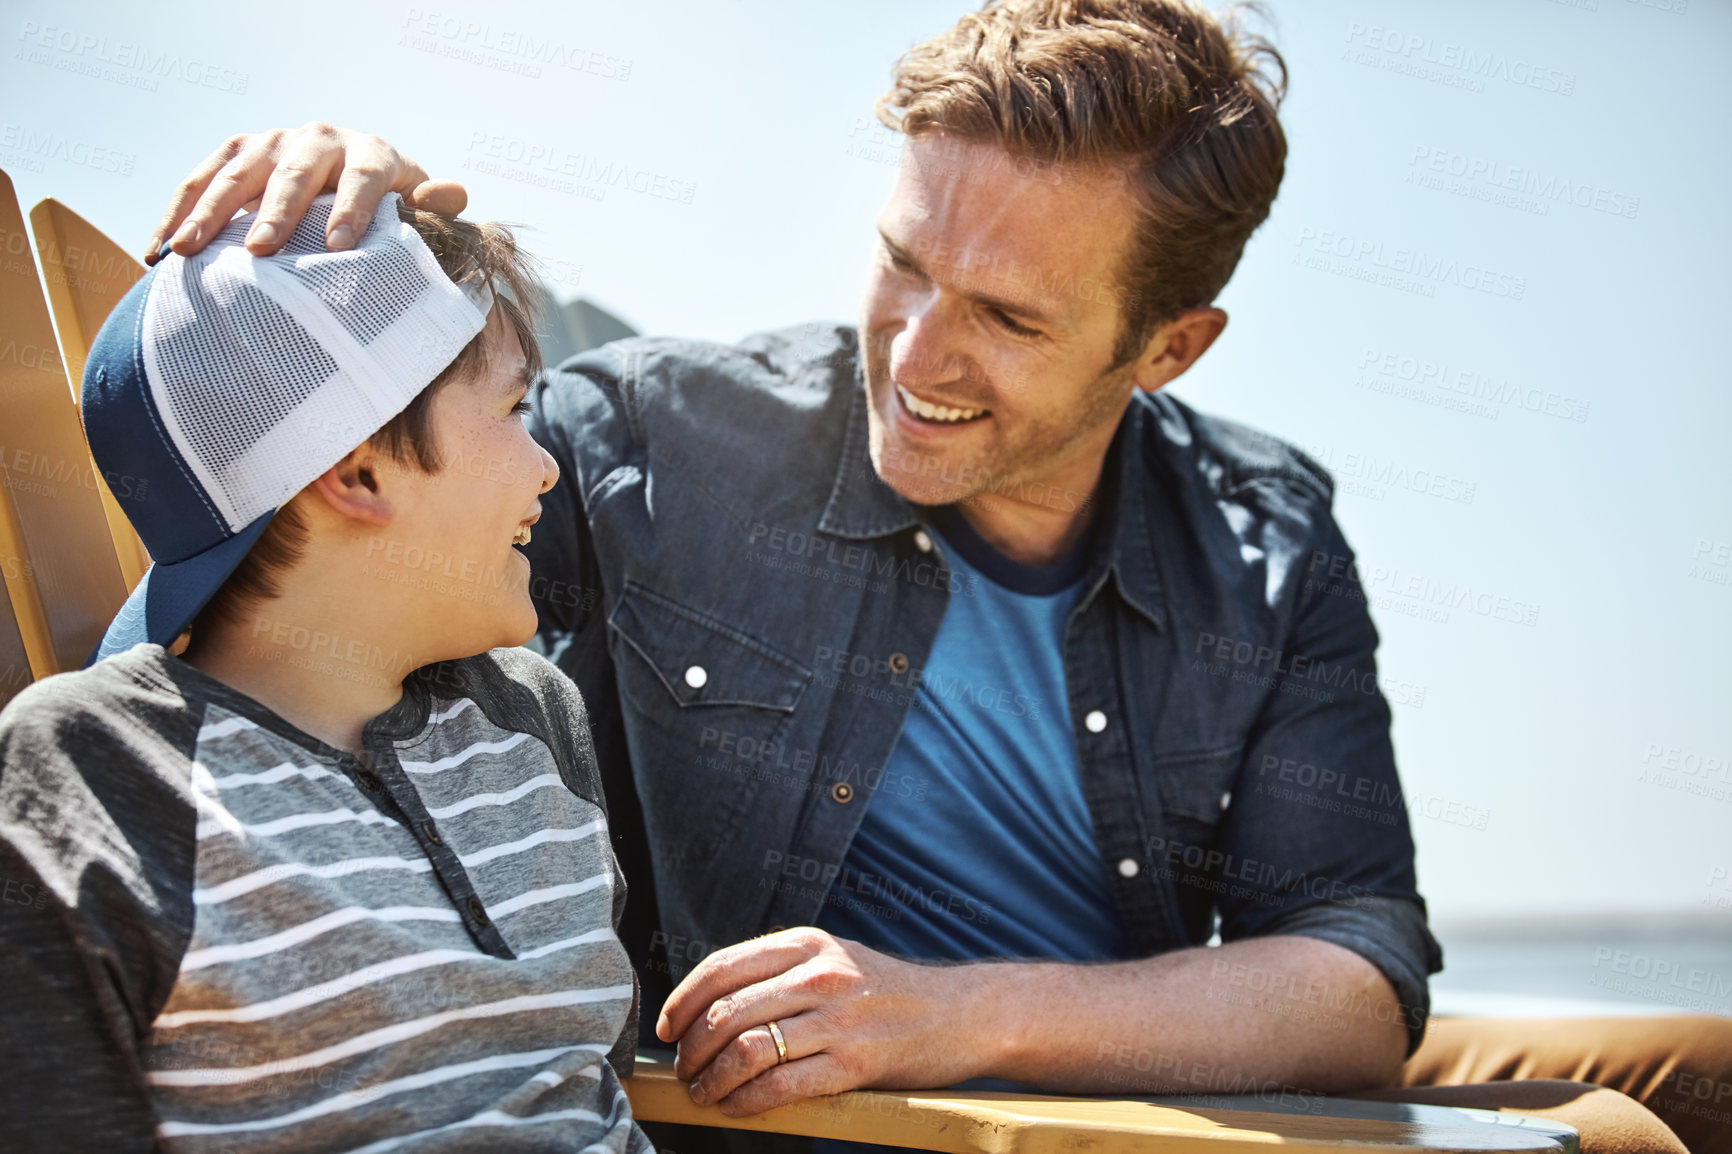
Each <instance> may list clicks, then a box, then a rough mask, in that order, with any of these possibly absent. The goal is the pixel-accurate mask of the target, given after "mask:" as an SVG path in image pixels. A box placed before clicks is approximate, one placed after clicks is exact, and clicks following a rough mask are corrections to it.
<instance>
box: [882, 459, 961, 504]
mask: <svg viewBox="0 0 1732 1154" xmlns="http://www.w3.org/2000/svg"><path fill="white" fill-rule="evenodd" d="M874 467H875V468H876V469H877V472H878V479H879V480H880V481H883V482H884V483H885V484H886V485H888V486H890V488H891V489H892V490H893V491H894V492H895V493H896V495H897V496H899V497H901V498H902V499H903V500H905V501H909V502H912V503H913V504H916V505H953V504H955V503H956V502H958V501H961V500H963V499H964V498H967V497H971V496H973V495H974V492H975V490H976V489H978V488H979V486H978V485H968V484H962V483H960V482H957V481H954V480H946V479H944V478H942V477H930V476H926V477H923V476H921V475H920V474H919V473H918V472H914V471H912V470H905V469H898V468H895V467H894V466H891V467H890V468H888V469H887V468H885V466H884V464H883V463H882V462H874Z"/></svg>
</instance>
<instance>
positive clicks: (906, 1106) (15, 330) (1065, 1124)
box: [0, 173, 1577, 1154]
mask: <svg viewBox="0 0 1732 1154" xmlns="http://www.w3.org/2000/svg"><path fill="white" fill-rule="evenodd" d="M30 220H31V223H32V224H33V225H34V226H35V230H36V238H35V251H36V253H37V255H38V256H39V257H40V258H41V261H42V267H43V271H44V274H45V278H46V286H47V297H46V303H45V301H44V290H43V282H41V281H39V280H38V279H37V275H36V270H35V268H34V266H33V265H32V264H31V263H30V261H29V260H28V257H27V255H26V256H20V255H19V254H21V253H24V254H27V253H28V251H29V250H28V249H27V248H25V247H23V246H22V244H21V243H20V241H21V238H22V236H23V232H24V220H23V217H22V215H21V214H20V212H19V210H18V202H17V199H16V196H15V194H14V192H13V189H12V183H11V181H10V179H8V178H7V177H6V176H5V174H4V173H0V230H4V232H3V234H0V240H4V241H6V242H7V243H6V244H5V245H4V251H5V254H6V265H5V268H4V270H3V275H0V325H3V326H4V327H3V329H0V350H6V349H14V350H19V351H17V352H14V353H12V354H11V355H7V354H5V353H4V352H3V351H0V428H3V429H5V430H6V433H5V434H4V436H3V437H0V441H3V442H4V445H3V451H4V454H5V455H4V460H0V471H3V472H4V477H5V480H6V485H5V488H4V490H0V568H3V569H4V572H5V577H6V580H5V589H4V591H5V592H6V593H7V594H9V595H10V596H9V599H8V606H7V608H8V612H7V613H6V614H5V615H4V616H0V663H4V665H3V666H0V668H3V669H4V671H5V674H4V675H5V676H7V677H8V678H11V679H15V680H16V681H17V683H18V684H17V686H16V687H15V688H13V689H12V690H11V692H12V693H16V691H17V688H21V687H22V683H23V681H24V679H25V662H26V661H27V662H28V671H29V672H30V673H33V674H34V676H36V677H45V676H47V675H48V674H50V673H54V672H58V671H61V670H66V669H76V668H78V667H80V666H81V665H82V664H83V661H84V658H85V657H86V655H87V654H88V653H89V652H90V650H91V649H92V648H93V647H94V646H95V644H96V642H97V641H98V639H99V638H100V637H101V635H102V632H103V630H104V629H105V628H106V626H107V624H108V622H109V620H110V619H111V618H112V617H113V615H114V613H115V611H116V610H118V608H119V606H120V603H121V601H122V600H123V599H124V598H125V596H126V593H127V591H128V590H130V589H131V588H132V587H133V585H134V584H136V583H137V580H138V576H139V574H141V573H142V572H143V570H144V567H145V566H146V565H148V564H149V559H148V557H147V556H146V555H145V553H144V549H143V546H142V545H141V544H140V543H139V541H138V538H137V535H136V534H134V533H133V532H132V527H131V525H130V524H128V523H127V522H126V520H125V517H124V514H123V513H122V512H121V508H120V505H119V503H118V502H117V501H116V499H115V493H114V492H112V491H110V486H105V485H104V484H103V482H102V479H101V478H99V477H97V476H96V474H95V469H94V466H93V464H92V462H91V459H90V455H89V450H88V448H87V447H86V446H85V443H84V440H83V432H82V428H81V426H80V425H79V422H78V412H77V407H76V402H75V399H74V398H75V397H76V394H77V391H78V390H77V382H78V381H79V380H80V379H81V377H82V375H83V369H84V362H85V359H86V357H87V356H88V354H89V351H90V342H91V340H92V339H93V338H94V337H95V335H96V331H97V329H98V328H99V327H101V324H102V321H103V319H104V318H105V317H106V316H107V315H108V312H109V310H110V309H112V308H113V307H114V305H115V303H116V302H117V301H118V300H119V299H120V297H121V295H122V294H124V293H125V291H126V289H127V288H128V287H130V286H131V284H132V283H133V281H135V280H137V279H138V277H139V276H141V275H143V272H144V269H143V267H142V266H141V265H139V264H138V263H137V262H136V261H134V260H133V259H132V258H131V257H130V256H127V255H126V254H125V253H124V251H123V250H122V249H121V248H120V247H119V246H118V245H116V244H115V243H114V242H113V241H111V240H109V239H108V238H107V237H105V236H104V235H103V234H102V233H101V232H100V231H98V230H97V229H96V228H95V227H94V226H93V225H91V224H90V223H89V222H87V221H85V220H84V219H83V218H82V217H80V216H78V215H77V214H76V213H74V212H72V211H71V210H70V209H68V208H66V207H65V206H64V205H62V204H60V203H58V202H56V201H53V200H44V201H42V202H41V203H39V204H38V205H36V207H35V208H33V209H32V210H31V213H30ZM14 238H18V239H14ZM50 304H51V305H52V306H53V327H52V328H51V327H50V323H49V312H48V305H50ZM56 329H57V330H58V334H59V338H58V345H57V344H56V341H55V335H54V331H55V330H56ZM56 348H58V354H56V352H55V350H56ZM63 366H64V367H63ZM19 454H22V455H19ZM15 460H16V461H18V462H21V463H20V464H17V465H15V464H14V461H15ZM36 462H51V463H52V464H53V470H52V475H53V485H52V486H49V485H48V484H47V483H38V481H37V479H36V478H38V477H39V476H40V475H41V474H42V473H43V472H44V470H46V469H47V468H48V466H46V465H37V464H36ZM111 480H121V479H111ZM113 487H114V488H120V489H121V490H122V492H124V491H125V489H124V486H121V485H116V486H113ZM50 488H51V489H52V491H47V490H49V489H50ZM116 518H118V522H117V521H116ZM9 627H10V628H9ZM10 684H12V682H10V681H9V682H7V683H6V684H5V685H0V694H6V685H10ZM8 696H9V695H8ZM4 700H6V696H0V702H3V701H4ZM626 1092H627V1094H628V1095H629V1097H630V1099H631V1103H632V1110H633V1112H634V1114H635V1115H636V1116H637V1117H638V1118H639V1119H642V1120H644V1121H648V1122H668V1123H684V1124H692V1125H700V1126H715V1127H722V1128H726V1129H732V1130H744V1131H752V1132H757V1133H770V1134H794V1135H807V1136H811V1137H818V1138H842V1139H850V1140H853V1141H859V1142H875V1143H882V1144H884V1145H890V1146H904V1147H911V1148H914V1149H920V1150H940V1151H949V1152H951V1154H975V1152H979V1154H1012V1152H1017V1154H1023V1152H1026V1154H1049V1152H1051V1154H1057V1152H1060V1151H1070V1152H1080V1151H1098V1152H1102V1154H1107V1152H1124V1154H1140V1152H1143V1151H1159V1152H1162V1154H1177V1152H1198V1151H1202V1152H1208V1154H1251V1152H1253V1151H1264V1150H1266V1149H1267V1148H1268V1147H1271V1146H1275V1145H1280V1146H1282V1147H1283V1148H1284V1149H1285V1150H1290V1151H1296V1152H1308V1151H1335V1152H1340V1151H1343V1150H1346V1149H1349V1148H1351V1149H1353V1150H1356V1151H1366V1152H1375V1151H1420V1150H1431V1151H1478V1150H1511V1151H1517V1150H1520V1151H1527V1150H1532V1151H1561V1152H1563V1154H1576V1151H1577V1142H1576V1134H1575V1131H1574V1130H1571V1129H1570V1128H1569V1127H1567V1126H1561V1125H1558V1124H1556V1123H1551V1122H1546V1121H1542V1120H1539V1119H1534V1118H1525V1117H1522V1116H1519V1115H1513V1114H1499V1113H1495V1112H1491V1111H1485V1110H1459V1109H1453V1108H1446V1107H1440V1106H1402V1105H1394V1104H1389V1103H1380V1102H1357V1101H1353V1100H1351V1099H1339V1098H1328V1099H1326V1098H1318V1097H1315V1096H1310V1097H1307V1098H1305V1099H1304V1100H1303V1103H1302V1104H1293V1103H1286V1102H1285V1099H1284V1098H1283V1099H1282V1100H1280V1101H1276V1102H1269V1101H1266V1100H1265V1099H1264V1098H1261V1097H1258V1096H1254V1095H1246V1096H1237V1097H1229V1096H1210V1097H1207V1098H1122V1099H1121V1098H1081V1097H1067V1096H1050V1095H1037V1094H1004V1093H994V1092H985V1091H968V1092H964V1091H958V1090H923V1091H912V1092H902V1091H888V1090H871V1091H854V1092H852V1093H847V1094H838V1095H832V1096H829V1097H824V1098H814V1099H812V1100H810V1101H808V1102H802V1103H799V1104H796V1105H793V1106H786V1107H783V1108H781V1109H778V1110H772V1111H769V1112H768V1113H765V1114H761V1115H759V1116H757V1117H754V1118H738V1119H736V1118H728V1117H727V1116H725V1115H723V1114H722V1113H721V1112H720V1111H719V1110H717V1109H715V1108H714V1107H698V1106H695V1105H693V1104H692V1102H691V1100H690V1099H689V1098H688V1097H687V1096H686V1090H685V1085H684V1083H682V1082H680V1080H679V1079H678V1078H677V1077H676V1076H675V1075H674V1072H673V1067H672V1064H671V1063H670V1062H669V1061H668V1060H667V1058H666V1056H665V1055H659V1056H658V1055H654V1054H645V1055H643V1056H642V1057H641V1058H640V1061H639V1065H638V1072H637V1074H636V1075H635V1076H634V1077H633V1078H631V1079H630V1080H629V1081H628V1083H627V1085H626Z"/></svg>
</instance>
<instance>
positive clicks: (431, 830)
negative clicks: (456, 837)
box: [421, 821, 445, 845]
mask: <svg viewBox="0 0 1732 1154" xmlns="http://www.w3.org/2000/svg"><path fill="white" fill-rule="evenodd" d="M421 836H422V837H424V838H426V839H427V840H428V841H430V842H432V843H433V844H434V845H444V844H445V839H444V838H442V837H440V836H439V830H438V827H436V826H435V825H434V824H433V823H432V822H431V821H424V822H422V823H421Z"/></svg>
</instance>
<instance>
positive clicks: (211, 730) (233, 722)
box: [198, 717, 259, 741]
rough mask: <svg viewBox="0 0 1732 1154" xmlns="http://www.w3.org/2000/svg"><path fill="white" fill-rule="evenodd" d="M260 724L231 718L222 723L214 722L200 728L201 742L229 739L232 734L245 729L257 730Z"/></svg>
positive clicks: (240, 718)
mask: <svg viewBox="0 0 1732 1154" xmlns="http://www.w3.org/2000/svg"><path fill="white" fill-rule="evenodd" d="M258 727H259V726H258V722H256V721H251V720H249V719H247V718H245V717H229V718H224V719H223V720H222V721H213V722H210V723H209V724H207V725H201V726H199V727H198V739H199V740H200V741H214V740H215V739H216V738H219V737H227V736H228V735H229V734H231V733H239V732H240V731H241V730H243V729H257V728H258Z"/></svg>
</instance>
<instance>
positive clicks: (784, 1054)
mask: <svg viewBox="0 0 1732 1154" xmlns="http://www.w3.org/2000/svg"><path fill="white" fill-rule="evenodd" d="M764 1029H766V1030H768V1031H770V1040H771V1041H773V1042H775V1043H776V1065H778V1066H780V1065H781V1064H782V1063H783V1062H786V1061H787V1060H788V1043H787V1040H786V1039H784V1038H783V1037H782V1027H780V1026H778V1025H776V1023H774V1022H765V1023H764Z"/></svg>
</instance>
